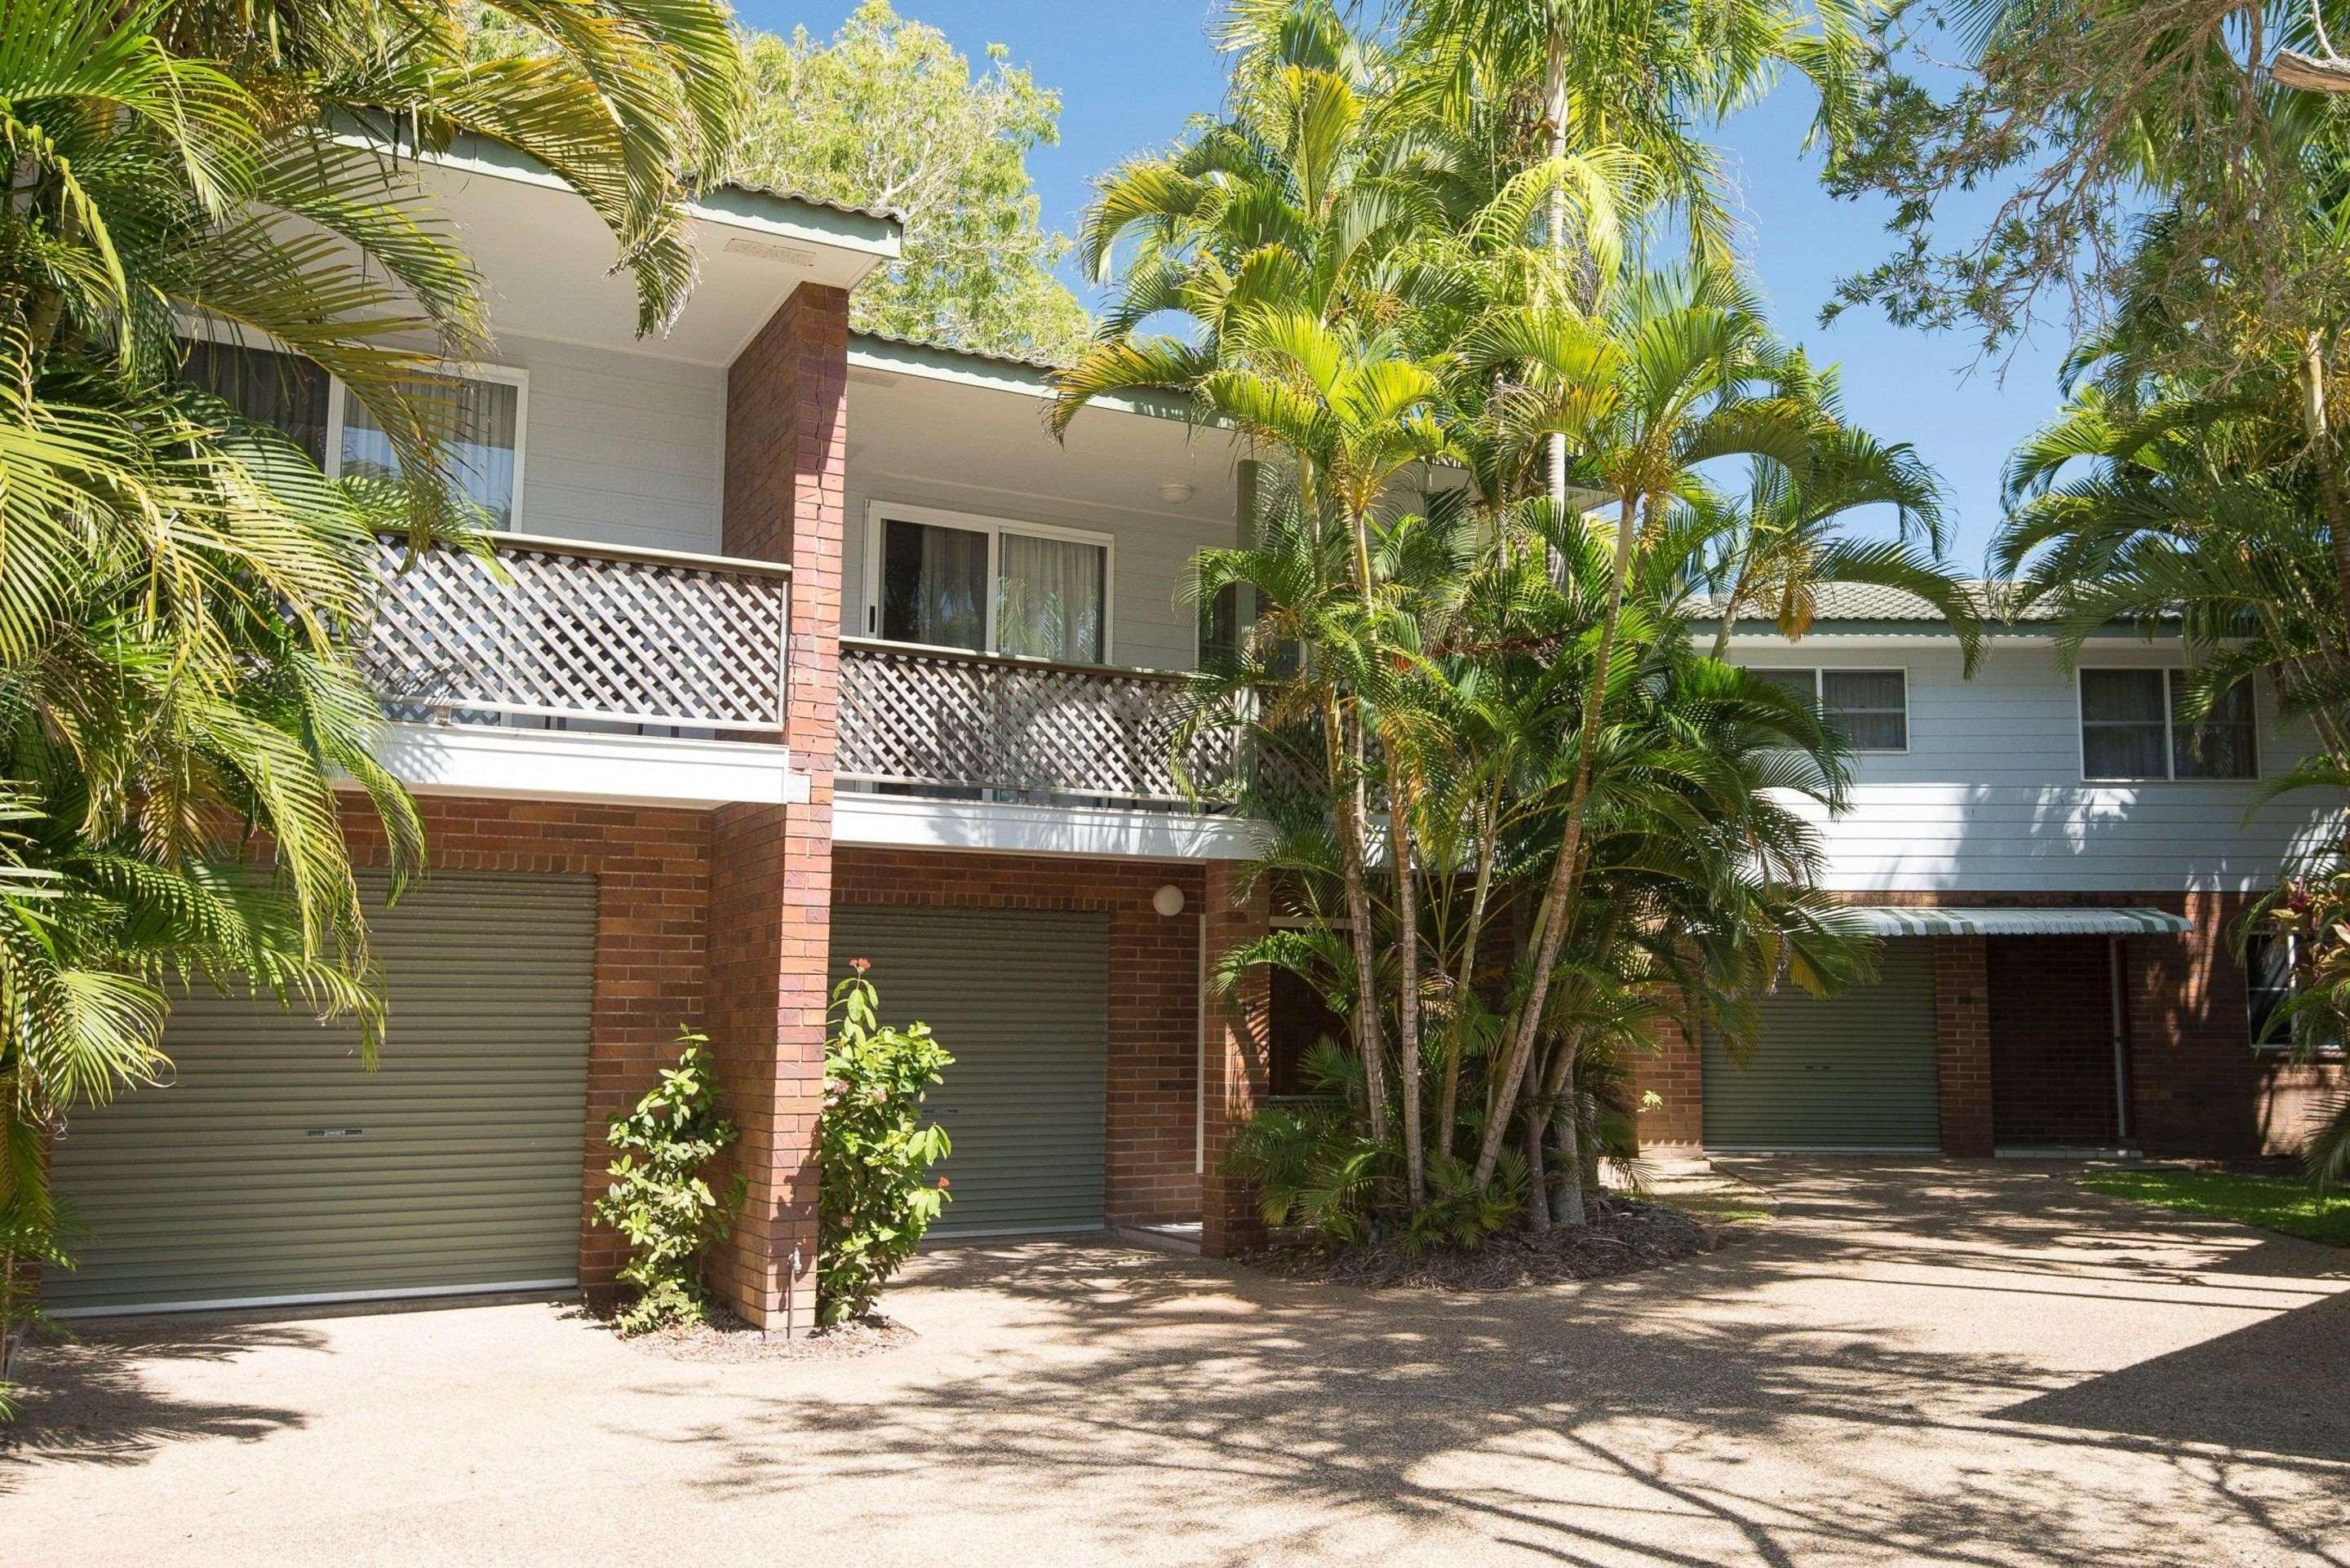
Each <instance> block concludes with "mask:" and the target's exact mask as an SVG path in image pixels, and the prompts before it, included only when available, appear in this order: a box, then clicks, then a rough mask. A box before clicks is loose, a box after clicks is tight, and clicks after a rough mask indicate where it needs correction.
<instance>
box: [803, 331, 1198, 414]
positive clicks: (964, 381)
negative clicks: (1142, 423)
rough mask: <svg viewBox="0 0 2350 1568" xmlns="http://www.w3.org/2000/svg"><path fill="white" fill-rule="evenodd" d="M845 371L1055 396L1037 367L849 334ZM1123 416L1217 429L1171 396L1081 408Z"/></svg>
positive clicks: (1135, 396)
mask: <svg viewBox="0 0 2350 1568" xmlns="http://www.w3.org/2000/svg"><path fill="white" fill-rule="evenodd" d="M848 366H849V369H853V370H879V371H880V372H882V373H883V374H885V375H891V376H912V377H915V378H917V379H921V380H926V381H943V382H945V383H946V384H948V385H949V386H954V387H975V388H978V389H981V390H983V391H991V392H1011V393H1014V394H1015V395H1017V396H1020V397H1024V398H1034V399H1035V400H1038V401H1039V402H1049V401H1051V400H1052V399H1053V398H1054V396H1055V390H1054V387H1053V379H1052V373H1051V372H1050V371H1047V370H1045V369H1041V368H1039V367H1037V366H1034V365H1025V364H1020V363H1016V362H1014V361H1011V360H1005V359H998V358H993V357H991V356H988V355H983V354H963V353H959V352H957V351H956V350H954V349H952V348H934V347H932V346H931V345H928V344H913V343H892V342H888V341H885V340H882V339H879V338H873V337H861V336H859V335H858V334H856V333H851V334H849V338H848ZM1086 406H1087V408H1089V409H1107V410H1113V411H1115V412H1118V413H1122V414H1145V415H1148V416H1149V417H1150V418H1152V419H1160V420H1171V421H1176V422H1178V423H1188V424H1191V425H1195V426H1197V427H1198V428H1200V429H1202V430H1213V429H1218V428H1221V421H1217V420H1214V419H1211V418H1208V417H1204V416H1201V415H1200V414H1199V413H1198V410H1194V409H1192V408H1191V407H1190V406H1189V405H1187V404H1186V403H1185V401H1184V400H1183V399H1182V398H1181V397H1180V395H1179V394H1176V393H1173V392H1159V393H1151V392H1117V393H1105V394H1104V395H1102V396H1100V397H1097V398H1095V399H1093V400H1090V401H1089V402H1087V405H1086Z"/></svg>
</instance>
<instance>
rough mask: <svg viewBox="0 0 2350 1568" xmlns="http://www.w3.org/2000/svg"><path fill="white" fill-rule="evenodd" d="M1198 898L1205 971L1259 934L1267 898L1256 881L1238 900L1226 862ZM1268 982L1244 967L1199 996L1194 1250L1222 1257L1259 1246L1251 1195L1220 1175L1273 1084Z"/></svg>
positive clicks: (1233, 872)
mask: <svg viewBox="0 0 2350 1568" xmlns="http://www.w3.org/2000/svg"><path fill="white" fill-rule="evenodd" d="M1207 872H1208V876H1207V882H1208V886H1207V896H1206V898H1204V899H1203V900H1202V907H1203V909H1204V910H1205V917H1204V919H1203V920H1202V922H1201V923H1202V924H1203V925H1204V927H1205V928H1206V929H1205V931H1204V933H1203V935H1204V938H1205V943H1206V947H1205V958H1206V963H1207V966H1208V967H1209V968H1211V969H1212V968H1213V967H1214V965H1215V963H1216V961H1217V960H1218V959H1220V958H1221V957H1222V955H1223V954H1224V953H1226V952H1228V951H1230V950H1232V949H1233V948H1235V947H1238V946H1239V945H1240V944H1241V943H1243V942H1244V941H1247V940H1251V939H1252V938H1254V937H1257V936H1260V935H1262V934H1263V932H1264V931H1266V930H1267V929H1270V927H1271V924H1272V914H1273V910H1272V901H1271V897H1270V895H1269V894H1268V893H1267V892H1266V890H1265V888H1264V886H1263V882H1262V881H1260V882H1259V883H1258V885H1257V888H1256V890H1255V892H1254V893H1253V895H1251V896H1248V897H1246V898H1243V895H1242V891H1241V886H1240V882H1241V878H1240V876H1239V873H1238V869H1237V867H1234V866H1233V865H1232V862H1230V861H1227V860H1211V861H1209V862H1208V866H1207ZM1270 991H1271V984H1270V981H1268V979H1267V977H1266V975H1265V972H1264V971H1263V970H1261V969H1257V970H1251V971H1249V972H1248V974H1247V975H1245V976H1244V977H1243V979H1242V981H1241V982H1240V984H1239V985H1238V986H1236V987H1235V988H1234V989H1233V990H1232V992H1231V994H1229V995H1220V994H1218V993H1217V992H1215V991H1214V990H1213V989H1212V988H1211V990H1210V991H1209V992H1208V993H1207V994H1206V995H1205V996H1203V997H1202V998H1201V1008H1200V1019H1201V1040H1200V1091H1201V1096H1202V1100H1201V1103H1202V1105H1203V1106H1204V1107H1205V1115H1206V1126H1205V1135H1206V1136H1205V1137H1204V1138H1203V1140H1202V1144H1203V1147H1204V1150H1205V1158H1206V1168H1205V1169H1204V1170H1203V1171H1202V1172H1201V1177H1200V1250H1201V1252H1203V1253H1205V1254H1206V1255H1207V1256H1209V1257H1211V1258H1229V1257H1232V1256H1233V1255H1234V1254H1235V1253H1240V1252H1245V1251H1250V1250H1251V1249H1252V1248H1254V1247H1257V1246H1261V1245H1262V1244H1263V1241H1264V1221H1263V1220H1262V1219H1261V1218H1260V1217H1259V1215H1258V1213H1257V1208H1256V1190H1255V1189H1254V1188H1253V1187H1251V1186H1249V1185H1248V1184H1247V1183H1245V1182H1242V1181H1237V1180H1234V1179H1232V1178H1231V1177H1229V1176H1227V1175H1225V1174H1224V1157H1225V1155H1226V1154H1227V1153H1228V1152H1229V1151H1230V1149H1231V1147H1232V1136H1233V1134H1234V1133H1236V1132H1238V1131H1239V1130H1240V1128H1241V1127H1242V1126H1243V1125H1244V1124H1245V1123H1246V1122H1247V1121H1248V1119H1249V1118H1250V1117H1251V1116H1254V1115H1255V1114H1256V1111H1257V1107H1258V1106H1262V1105H1263V1104H1264V1102H1265V1098H1266V1096H1267V1095H1268V1094H1269V1093H1270V1091H1271V1087H1272V1083H1273V1054H1272V1049H1271V1044H1270V1038H1269V1036H1268V1034H1267V1032H1266V1013H1267V1010H1268V1002H1269V993H1270Z"/></svg>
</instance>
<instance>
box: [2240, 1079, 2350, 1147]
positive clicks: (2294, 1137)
mask: <svg viewBox="0 0 2350 1568" xmlns="http://www.w3.org/2000/svg"><path fill="white" fill-rule="evenodd" d="M2255 1071H2256V1072H2257V1073H2258V1075H2259V1079H2260V1099H2259V1115H2258V1120H2259V1129H2258V1130H2259V1136H2260V1152H2261V1153H2262V1154H2267V1155H2298V1154H2300V1153H2301V1151H2302V1146H2303V1143H2304V1142H2305V1141H2306V1140H2307V1138H2308V1137H2309V1135H2310V1134H2311V1133H2313V1132H2314V1131H2316V1130H2317V1124H2318V1121H2319V1119H2320V1118H2321V1117H2322V1116H2324V1114H2325V1112H2326V1110H2327V1109H2328V1108H2329V1107H2330V1105H2331V1102H2332V1101H2333V1100H2334V1098H2335V1097H2337V1096H2340V1095H2342V1094H2344V1093H2345V1092H2350V1067H2345V1064H2344V1063H2343V1062H2342V1061H2340V1060H2339V1059H2338V1058H2337V1059H2335V1060H2333V1061H2328V1062H2294V1061H2292V1060H2290V1059H2289V1058H2287V1057H2285V1056H2283V1055H2282V1054H2271V1055H2264V1056H2263V1057H2262V1059H2261V1060H2260V1061H2259V1062H2258V1063H2257V1064H2255Z"/></svg>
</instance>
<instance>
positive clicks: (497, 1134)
mask: <svg viewBox="0 0 2350 1568" xmlns="http://www.w3.org/2000/svg"><path fill="white" fill-rule="evenodd" d="M372 931H373V941H374V949H375V953H376V957H377V961H378V962H379V963H380V965H381V967H382V971H383V974H384V981H385V987H386V995H387V998H388V1001H389V1004H390V1023H389V1034H388V1038H387V1039H386V1041H385V1044H384V1047H383V1051H382V1054H381V1058H380V1066H379V1067H378V1068H377V1070H376V1071H374V1072H372V1073H370V1072H368V1071H367V1070H365V1069H364V1068H363V1067H362V1066H361V1065H360V1064H359V1054H358V1040H357V1036H356V1033H355V1032H353V1031H351V1030H349V1029H348V1028H346V1027H343V1026H341V1025H336V1026H333V1027H322V1026H320V1025H319V1024H318V1023H317V1021H316V1020H314V1019H312V1018H310V1017H308V1016H307V1015H305V1014H302V1013H299V1012H295V1013H289V1012H286V1011H284V1010H282V1009H280V1008H277V1007H276V1006H275V1005H272V1004H268V1003H258V1002H253V1001H251V1000H248V999H244V998H242V997H222V996H219V995H216V994H214V993H213V992H210V991H203V992H198V993H197V994H195V995H192V996H190V997H187V998H185V999H183V1000H182V1001H181V1002H178V1004H177V1005H176V1006H175V1007H174V1008H173V1010H172V1021H171V1023H170V1025H169V1027H168V1029H167V1030H166V1032H165V1035H164V1044H165V1049H166V1051H167V1052H168V1053H169V1054H170V1055H171V1057H172V1062H173V1064H174V1069H175V1070H174V1073H173V1075H172V1082H171V1083H170V1084H169V1085H167V1086H162V1087H157V1088H150V1089H140V1090H137V1091H134V1092H133V1093H130V1094H129V1095H126V1096H123V1097H121V1098H120V1099H119V1100H117V1101H115V1102H114V1103H113V1104H111V1105H109V1106H103V1107H100V1108H98V1109H95V1110H86V1111H82V1112H79V1113H77V1114H76V1115H75V1116H74V1117H73V1119H72V1122H71V1124H70V1126H69V1127H68V1128H67V1130H66V1133H65V1136H63V1137H60V1138H59V1139H58V1140H57V1145H56V1150H55V1155H54V1159H53V1169H54V1172H55V1177H56V1187H57V1192H58V1193H59V1195H60V1196H61V1197H63V1198H64V1199H65V1200H66V1201H67V1202H68V1204H70V1205H71V1206H72V1209H73V1210H74V1213H75V1216H76V1218H78V1220H80V1222H81V1223H82V1224H83V1225H84V1226H85V1227H86V1228H87V1231H88V1235H87V1237H86V1239H85V1240H84V1241H82V1242H81V1243H80V1245H79V1246H78V1249H77V1250H78V1254H79V1260H80V1266H79V1268H78V1269H77V1270H75V1271H74V1272H66V1273H59V1274H57V1275H56V1276H54V1277H53V1278H52V1280H51V1281H50V1282H49V1284H48V1286H47V1302H48V1304H50V1305H51V1306H53V1307H57V1308H61V1309H68V1310H79V1311H83V1312H105V1311H125V1310H136V1309H142V1308H158V1307H199V1306H207V1305H225V1304H248V1303H269V1302H283V1301H326V1300H335V1299H364V1298H368V1297H374V1296H398V1295H412V1294H429V1293H442V1292H452V1291H469V1290H471V1291H479V1290H495V1289H499V1288H515V1287H528V1288H537V1287H541V1286H552V1285H558V1284H567V1283H570V1282H574V1281H576V1280H577V1277H578V1271H579V1204H580V1189H579V1178H580V1162H581V1159H582V1153H583V1151H582V1147H581V1145H582V1139H583V1137H584V1124H585V1120H586V1116H587V1043H588V1033H589V1024H588V1009H589V1002H590V992H591V989H592V985H593V978H594V977H593V970H594V954H595V937H596V886H595V882H594V880H593V879H592V878H588V877H492V876H459V875H454V874H442V875H439V876H435V877H432V878H430V879H429V880H427V881H424V882H421V883H420V884H418V885H417V886H415V887H413V888H411V889H410V891H409V893H408V895H407V897H405V898H402V899H401V900H400V904H399V906H398V907H397V908H395V909H390V910H385V911H382V912H381V913H380V914H378V915H377V916H376V918H375V919H374V920H373V922H372Z"/></svg>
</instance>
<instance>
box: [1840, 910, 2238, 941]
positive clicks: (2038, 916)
mask: <svg viewBox="0 0 2350 1568" xmlns="http://www.w3.org/2000/svg"><path fill="white" fill-rule="evenodd" d="M1848 912H1849V913H1852V914H1855V915H1858V916H1859V917H1860V918H1861V919H1862V920H1863V921H1864V922H1865V923H1866V925H1867V927H1868V929H1869V930H1870V931H1872V932H1874V933H1875V934H1876V935H1877V936H1880V937H2175V936H2180V935H2183V934H2185V933H2186V932H2188V931H2189V930H2192V929H2194V928H2193V927H2192V926H2191V925H2190V924H2189V922H2188V920H2187V919H2186V917H2185V916H2183V915H2174V914H2171V913H2169V912H2168V910H2164V909H1950V908H1947V907H1946V908H1942V909H1912V908H1908V907H1907V906H1903V905H1897V904H1869V905H1864V906H1861V907H1859V908H1856V909H1852V910H1850V911H1848Z"/></svg>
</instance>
